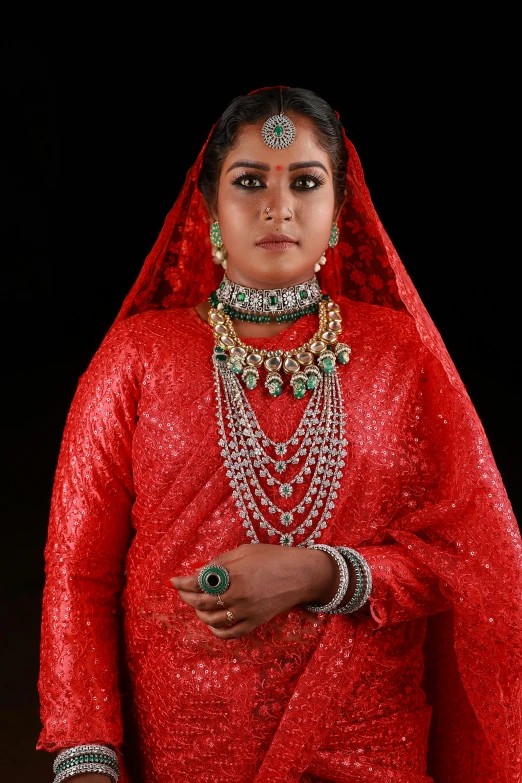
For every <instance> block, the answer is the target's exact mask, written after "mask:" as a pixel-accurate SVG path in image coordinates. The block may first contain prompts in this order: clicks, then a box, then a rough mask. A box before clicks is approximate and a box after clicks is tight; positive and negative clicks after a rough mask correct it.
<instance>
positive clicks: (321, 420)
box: [210, 303, 350, 547]
mask: <svg viewBox="0 0 522 783" xmlns="http://www.w3.org/2000/svg"><path fill="white" fill-rule="evenodd" d="M332 305H333V303H332V304H331V305H330V306H329V308H328V309H329V311H330V312H332V313H333V312H337V308H336V306H335V305H333V307H335V308H336V310H334V309H333V307H332ZM210 323H213V324H215V325H217V324H221V323H222V322H220V321H215V320H212V321H210ZM226 326H227V333H228V335H229V336H230V342H232V341H234V345H235V346H236V345H238V343H239V342H240V341H239V340H238V338H236V336H235V333H234V331H233V326H232V324H231V321H229V320H228V319H227V322H226ZM220 332H221V334H220ZM321 336H322V335H321ZM328 336H329V337H330V336H332V337H333V335H328ZM216 337H217V338H218V345H217V346H216V352H214V354H213V363H214V375H215V378H214V381H215V391H216V403H217V412H216V418H217V424H218V431H219V446H220V447H221V455H222V457H223V459H224V465H225V468H226V474H227V478H228V479H229V483H230V486H231V488H232V497H233V498H234V500H235V504H236V507H237V508H238V513H239V516H240V517H241V519H242V525H243V527H244V528H245V529H246V535H247V536H248V537H249V538H250V540H251V543H253V544H258V543H259V537H258V535H257V533H256V529H255V526H254V521H256V522H257V523H258V525H259V528H261V529H265V530H266V531H267V534H268V536H269V537H272V536H279V543H280V544H281V545H282V546H293V545H294V539H295V537H297V536H303V535H304V536H305V538H304V539H303V540H302V541H300V542H299V543H297V544H295V545H296V546H298V547H303V546H310V545H311V544H313V543H314V541H315V540H316V539H318V538H320V537H321V535H322V530H323V529H324V528H326V526H327V520H328V519H330V517H331V513H332V510H333V508H334V506H335V500H336V498H337V490H338V489H339V487H340V479H341V478H342V475H343V473H342V468H343V467H344V465H345V462H344V458H345V457H346V455H347V452H346V446H347V445H348V442H347V440H346V438H345V437H344V433H345V415H344V412H343V397H342V391H341V387H340V383H339V378H338V375H337V370H336V367H335V361H334V362H332V363H327V364H326V366H324V367H321V369H322V372H321V373H317V383H316V384H314V386H313V387H311V390H312V395H311V398H310V400H309V402H308V405H307V407H306V409H305V411H304V414H303V416H302V417H301V421H300V422H299V424H298V426H297V428H296V430H295V432H294V434H293V435H292V436H291V437H290V438H289V439H288V440H287V441H286V442H284V443H283V442H277V441H273V440H271V439H270V438H269V437H268V436H267V435H266V434H265V433H264V431H263V430H262V429H261V427H260V425H259V423H258V420H257V417H256V415H255V412H254V410H253V409H252V406H251V405H250V402H249V400H248V396H247V394H246V393H245V389H244V388H243V386H242V385H241V383H240V379H239V377H238V372H237V369H238V368H237V362H235V359H236V358H237V354H234V353H232V352H231V354H230V355H229V356H226V354H225V352H224V351H223V348H224V347H225V346H226V348H227V349H228V350H230V349H231V348H232V347H233V346H232V345H230V344H229V343H228V344H227V342H228V341H227V342H225V343H224V345H223V344H221V345H220V343H219V339H220V338H221V339H222V337H223V334H222V330H219V331H218V332H217V333H216ZM335 338H336V339H337V334H336V335H335ZM243 346H244V344H242V343H241V347H243ZM336 347H337V346H336ZM244 349H245V355H246V353H247V351H248V346H244ZM253 350H254V349H252V351H253ZM342 351H343V359H344V361H343V363H344V364H346V363H347V362H348V361H349V354H350V348H349V346H347V345H346V344H342ZM282 353H283V352H279V355H281V354H282ZM276 355H277V354H276ZM241 358H243V357H241ZM268 358H269V357H268ZM320 366H321V365H320ZM267 369H269V368H268V367H267ZM246 387H247V389H248V388H249V386H248V384H246ZM225 421H226V423H225ZM290 446H297V447H298V448H297V450H296V451H295V453H294V454H292V455H290V456H289V457H287V458H285V455H286V453H287V451H288V449H289V447H290ZM270 447H271V448H273V449H274V452H275V456H274V457H272V456H271V455H270V454H269V453H268V451H267V449H268V448H270ZM301 457H305V460H304V464H303V466H302V467H301V469H300V470H299V472H298V473H297V474H296V475H295V476H294V477H293V478H292V479H290V480H288V481H280V480H279V479H278V478H277V477H276V476H275V475H272V473H271V472H270V470H269V467H268V466H270V465H273V466H274V469H275V471H276V472H277V473H280V474H281V473H284V471H285V470H286V469H287V466H288V465H290V464H293V465H297V464H299V462H300V458H301ZM314 466H315V467H314ZM256 471H257V472H256ZM257 473H259V476H258V475H257ZM310 475H311V483H310V487H309V488H308V490H307V492H306V493H305V495H304V497H303V498H302V499H301V500H300V501H299V502H298V503H297V505H296V506H295V507H294V508H292V509H290V510H284V509H282V508H280V507H279V506H278V505H277V504H276V503H275V501H273V500H271V499H270V497H269V496H268V494H267V492H266V491H265V489H264V488H263V486H262V484H261V481H260V478H264V479H265V480H266V483H267V486H274V485H275V486H277V487H278V492H279V494H280V495H281V496H282V497H283V498H289V497H291V495H292V494H293V491H294V488H293V485H294V484H302V483H304V477H305V476H310ZM263 507H268V514H269V515H272V516H274V515H276V516H278V522H279V524H280V525H281V526H283V527H285V528H286V530H284V531H283V530H280V529H278V528H277V527H276V526H275V525H276V524H277V523H276V522H275V520H274V521H273V522H272V521H270V519H269V518H267V516H265V514H264V513H263V511H262V508H263ZM298 516H302V517H304V518H303V519H301V520H299V519H298ZM314 523H315V524H314ZM289 528H291V529H289ZM310 528H313V529H312V530H310Z"/></svg>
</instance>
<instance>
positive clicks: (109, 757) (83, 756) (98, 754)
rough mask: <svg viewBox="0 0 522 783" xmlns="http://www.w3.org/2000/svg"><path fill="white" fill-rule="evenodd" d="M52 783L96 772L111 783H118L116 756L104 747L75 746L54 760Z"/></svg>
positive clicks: (59, 782)
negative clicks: (107, 778) (106, 777)
mask: <svg viewBox="0 0 522 783" xmlns="http://www.w3.org/2000/svg"><path fill="white" fill-rule="evenodd" d="M53 772H54V774H55V778H54V781H53V783H61V781H62V780H67V779H68V778H72V777H73V776H75V775H80V774H83V773H86V772H98V773H100V774H101V775H108V776H109V777H110V779H111V780H112V783H118V778H119V768H118V756H117V754H116V752H115V751H114V750H112V748H109V747H107V746H106V745H76V746H75V747H74V748H67V749H66V750H64V751H62V752H61V753H59V754H58V756H57V757H56V758H55V760H54V764H53Z"/></svg>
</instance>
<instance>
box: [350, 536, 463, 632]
mask: <svg viewBox="0 0 522 783" xmlns="http://www.w3.org/2000/svg"><path fill="white" fill-rule="evenodd" d="M357 552H360V553H361V555H362V556H363V557H364V558H365V559H366V561H367V562H368V565H369V566H370V569H371V572H372V584H373V586H372V592H371V593H370V597H369V598H368V602H367V604H366V605H365V607H364V608H363V609H361V610H360V611H361V612H362V613H363V614H369V613H371V615H372V617H373V619H374V620H375V622H376V623H377V625H378V626H379V627H381V626H386V625H392V624H393V623H401V622H403V621H405V620H415V619H417V618H419V617H426V616H428V615H430V614H436V613H437V612H443V611H444V610H446V609H451V607H452V606H453V602H452V601H450V600H449V598H446V596H444V595H443V593H442V592H441V590H440V579H439V578H438V577H437V576H436V575H435V574H434V573H433V572H432V571H431V570H430V569H429V568H428V567H427V566H425V565H424V564H423V563H422V562H420V561H418V560H415V558H413V557H412V556H411V555H410V553H409V552H408V550H407V549H406V547H404V546H402V544H389V545H383V546H361V547H357ZM355 614H357V612H356V613H355Z"/></svg>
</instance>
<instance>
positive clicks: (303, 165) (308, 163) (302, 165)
mask: <svg viewBox="0 0 522 783" xmlns="http://www.w3.org/2000/svg"><path fill="white" fill-rule="evenodd" d="M314 167H318V168H320V169H323V170H324V171H326V173H327V174H328V169H327V168H326V166H324V165H323V164H322V163H321V162H320V161H319V160H301V161H299V163H291V164H290V165H289V167H288V171H296V169H311V168H314Z"/></svg>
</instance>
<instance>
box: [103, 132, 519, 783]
mask: <svg viewBox="0 0 522 783" xmlns="http://www.w3.org/2000/svg"><path fill="white" fill-rule="evenodd" d="M344 139H345V144H346V146H347V149H348V153H349V163H348V169H347V178H348V185H349V196H348V199H347V202H346V203H345V205H344V207H343V210H342V213H341V216H340V218H339V221H338V223H339V229H340V241H339V243H338V245H337V247H336V248H335V249H334V250H329V251H328V255H329V258H328V263H327V264H326V265H325V267H324V268H323V269H322V270H321V273H320V275H321V278H320V281H321V286H322V288H323V290H324V291H325V292H327V293H328V294H330V295H332V296H334V297H335V295H339V294H342V295H344V296H346V297H348V298H349V299H352V300H358V301H362V302H366V303H369V304H373V305H376V306H379V307H384V308H393V309H396V310H403V311H406V312H408V313H409V314H410V316H411V317H412V318H413V319H414V321H415V324H416V328H417V330H418V334H419V336H420V339H421V340H422V342H423V343H424V345H425V346H426V348H427V349H428V350H429V352H430V353H431V354H432V358H433V361H434V363H436V364H437V366H438V368H439V372H438V375H437V378H438V380H437V383H438V384H439V386H440V387H441V388H440V391H441V393H442V394H443V395H444V401H445V410H446V411H447V414H448V415H447V417H446V419H447V421H446V422H444V423H445V424H446V423H447V427H446V429H445V431H444V437H445V439H446V440H445V442H448V443H451V449H446V451H445V452H444V454H445V455H446V463H445V464H444V465H443V466H444V470H443V478H442V479H441V481H442V483H443V485H444V486H443V487H442V489H441V493H440V497H441V500H440V502H438V503H435V504H427V505H426V506H424V507H423V508H421V509H417V510H413V511H411V513H406V514H401V515H399V516H398V517H394V518H392V519H390V521H389V523H388V525H387V527H386V529H385V530H382V529H380V530H379V531H378V533H375V536H374V537H373V538H371V539H368V540H366V541H364V542H358V544H359V547H360V548H361V551H364V546H365V545H367V546H371V545H374V544H382V543H383V541H385V543H390V542H391V543H395V542H397V543H398V544H400V545H402V546H403V547H407V549H408V550H409V553H410V554H411V555H412V557H414V558H416V559H417V560H418V561H419V562H420V563H421V564H423V565H424V566H427V567H428V568H429V569H431V571H432V572H433V573H434V574H435V575H436V576H437V577H438V579H439V580H440V582H439V583H440V589H441V592H442V593H443V594H444V595H445V596H446V597H447V598H448V599H449V600H450V601H451V602H452V605H453V606H452V608H451V609H449V610H446V611H442V612H438V613H436V614H432V615H431V616H429V617H428V625H427V633H426V639H425V643H424V648H423V651H424V657H425V670H424V679H423V688H424V690H425V691H426V695H427V699H428V702H429V703H430V704H431V705H432V707H433V716H432V722H431V728H430V735H429V750H428V773H429V774H431V775H432V776H433V778H434V780H435V781H436V782H437V783H439V782H440V781H469V782H471V780H472V779H473V780H478V779H479V778H477V777H476V774H478V772H480V775H479V777H480V781H481V783H483V781H503V782H504V781H506V782H507V781H509V782H512V783H514V782H515V781H520V780H521V769H522V706H521V687H520V686H521V682H520V677H519V675H520V670H521V662H522V616H521V610H520V607H521V605H522V579H521V569H520V555H521V553H522V547H521V539H520V533H519V530H518V527H517V523H516V521H515V518H514V516H513V512H512V509H511V506H510V503H509V501H508V498H507V496H506V492H505V489H504V486H503V484H502V479H501V477H500V475H499V473H498V471H497V468H496V466H495V462H494V459H493V456H492V454H491V450H490V447H489V444H488V440H487V437H486V435H485V433H484V429H483V427H482V424H481V422H480V420H479V417H478V415H477V413H476V411H475V409H474V407H473V404H472V402H471V400H470V398H469V396H468V394H467V392H466V389H465V387H464V385H463V383H462V381H461V379H460V377H459V374H458V372H457V370H456V368H455V366H454V364H453V362H452V360H451V358H450V356H449V354H448V351H447V350H446V348H445V346H444V343H443V341H442V339H441V336H440V334H439V332H438V330H437V328H436V327H435V325H434V323H433V321H432V320H431V318H430V316H429V315H428V313H427V311H426V309H425V308H424V306H423V304H422V302H421V300H420V297H419V295H418V293H417V291H416V289H415V287H414V285H413V283H412V281H411V279H410V277H409V276H408V274H407V272H406V270H405V268H404V266H403V264H402V263H401V260H400V258H399V256H398V255H397V252H396V251H395V249H394V247H393V245H392V243H391V241H390V239H389V237H388V235H387V234H386V231H385V230H384V228H383V226H382V224H381V222H380V220H379V218H378V216H377V214H376V212H375V209H374V207H373V204H372V202H371V199H370V195H369V193H368V189H367V187H366V184H365V182H364V176H363V171H362V168H361V164H360V162H359V158H358V156H357V153H356V151H355V149H354V147H353V145H352V143H351V142H350V141H349V140H348V139H347V138H346V137H344ZM203 151H204V150H202V151H201V153H200V155H199V157H198V159H197V161H196V163H195V164H194V165H193V166H192V168H191V169H190V171H189V172H188V175H187V178H186V181H185V184H184V186H183V189H182V191H181V193H180V195H179V197H178V199H177V200H176V203H175V204H174V206H173V208H172V210H171V211H170V213H169V214H168V216H167V219H166V221H165V224H164V226H163V229H162V231H161V233H160V235H159V237H158V239H157V241H156V243H155V245H154V247H153V249H152V251H151V253H150V254H149V256H148V257H147V259H146V261H145V264H144V266H143V269H142V270H141V272H140V275H139V277H138V279H137V281H136V283H135V285H134V286H133V288H132V290H131V292H130V293H129V295H128V296H127V298H126V299H125V302H124V304H123V307H122V308H121V310H120V312H119V314H118V317H117V320H121V319H125V318H127V317H129V316H131V315H134V314H135V313H139V312H143V311H145V310H151V309H165V308H174V307H187V306H194V305H196V304H197V303H198V302H200V301H202V300H204V299H205V298H206V297H207V296H208V295H209V293H210V291H211V290H212V289H213V287H214V286H215V285H216V284H217V283H218V282H219V281H220V279H221V278H222V270H221V268H219V267H215V266H213V264H212V261H211V254H210V246H209V239H208V228H209V220H208V215H207V211H206V208H205V205H204V202H203V198H202V196H201V194H200V192H199V190H198V188H197V179H198V174H199V171H200V167H201V163H202V157H203ZM437 391H438V389H437ZM444 454H443V456H442V459H443V460H444ZM340 543H342V542H340ZM358 544H357V543H354V542H350V544H349V545H350V546H354V547H357V546H358ZM370 601H371V599H370ZM372 613H373V615H374V617H378V607H376V606H373V605H372ZM356 622H357V620H356V619H354V618H350V617H349V616H343V615H336V616H331V617H330V618H329V621H328V628H327V630H326V631H325V634H324V635H323V637H322V645H321V647H322V649H321V651H319V652H318V653H317V654H316V655H315V656H314V662H313V664H312V665H310V666H308V668H307V671H306V678H307V681H306V682H305V683H302V682H300V683H299V690H298V691H297V690H296V691H295V693H294V695H293V699H292V706H293V709H292V710H291V711H288V710H287V711H286V712H285V715H284V717H283V719H282V720H281V722H280V724H279V726H278V728H277V731H276V734H275V736H274V739H273V741H272V743H271V745H270V748H269V750H268V752H267V754H266V756H265V758H264V761H263V764H262V767H261V770H260V772H259V775H258V777H257V778H256V780H260V781H261V780H263V781H265V780H270V781H271V783H277V782H278V781H281V783H283V781H287V780H289V779H292V780H294V779H295V780H297V779H298V776H299V774H300V771H304V770H305V769H306V768H307V766H308V763H309V761H310V759H311V758H312V757H313V755H314V752H315V750H316V749H317V748H318V747H320V744H321V740H322V739H323V738H324V737H325V736H326V734H327V732H328V729H329V727H330V726H331V725H332V723H333V722H334V721H335V719H336V715H337V713H338V711H339V708H340V704H341V700H342V696H343V693H344V696H345V695H346V692H345V690H343V684H345V683H346V682H347V681H346V680H343V678H347V677H349V676H351V675H350V669H351V668H352V667H353V666H356V665H357V661H352V660H350V661H349V662H347V663H346V662H345V663H344V666H343V669H342V671H340V672H339V670H335V671H336V673H335V675H332V672H333V671H334V668H333V663H332V661H333V658H334V657H336V653H337V651H339V650H340V649H343V648H344V649H347V647H348V646H349V645H348V644H347V642H348V640H347V635H348V636H349V635H351V634H350V633H349V632H348V631H347V629H348V628H350V627H351V624H352V623H356ZM349 641H351V639H350V640H349ZM362 665H363V664H362ZM334 677H335V678H336V679H334ZM311 694H313V696H312V695H311ZM315 694H320V695H317V700H315V701H314V709H309V708H308V705H309V703H310V702H309V701H307V700H309V699H311V698H313V699H315ZM471 770H473V772H471Z"/></svg>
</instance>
